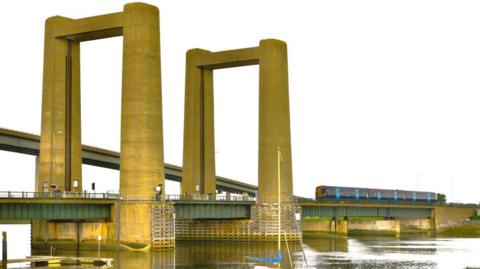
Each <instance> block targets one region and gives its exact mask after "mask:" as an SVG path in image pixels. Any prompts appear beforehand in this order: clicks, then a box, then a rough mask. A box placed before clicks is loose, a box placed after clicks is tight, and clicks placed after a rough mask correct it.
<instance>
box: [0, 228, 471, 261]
mask: <svg viewBox="0 0 480 269" xmlns="http://www.w3.org/2000/svg"><path fill="white" fill-rule="evenodd" d="M9 237H10V238H13V237H14V235H13V236H12V235H10V236H9ZM276 247H277V245H276V243H273V242H221V241H177V247H176V249H175V250H163V251H152V252H150V251H149V252H128V251H121V252H104V251H102V252H101V256H102V257H111V258H114V259H115V268H117V269H120V268H123V269H125V268H128V269H131V268H135V269H136V268H138V269H150V268H151V269H154V268H265V267H266V268H278V267H277V266H275V265H271V264H267V263H259V262H253V261H251V260H249V259H248V257H249V256H256V257H273V256H275V251H276ZM289 247H290V250H291V252H292V263H293V267H294V268H328V269H330V268H331V269H333V268H335V269H337V268H341V269H343V268H345V269H347V268H348V269H350V268H351V269H353V268H361V269H371V268H387V269H388V268H392V269H393V268H395V269H403V268H405V269H406V268H415V269H417V268H420V269H423V268H445V269H453V268H466V267H467V266H470V267H479V268H480V238H406V237H400V238H396V237H370V236H368V237H367V236H365V237H349V238H315V239H305V240H304V249H305V253H306V258H307V261H308V264H309V267H307V266H306V265H305V263H304V262H303V256H302V252H301V248H300V245H299V244H298V243H290V244H289ZM282 249H283V250H284V258H285V259H284V261H283V262H282V264H281V268H290V263H289V261H288V258H287V256H286V254H287V253H286V249H285V245H283V246H282ZM24 251H25V249H9V256H10V257H12V258H13V257H17V255H16V253H19V252H21V253H24ZM33 254H48V252H38V251H36V252H34V253H33ZM55 254H56V255H65V256H75V255H79V256H90V257H92V256H93V257H95V256H97V252H96V251H80V252H79V253H77V252H75V251H56V253H55ZM63 268H88V267H63Z"/></svg>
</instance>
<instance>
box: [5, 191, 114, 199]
mask: <svg viewBox="0 0 480 269" xmlns="http://www.w3.org/2000/svg"><path fill="white" fill-rule="evenodd" d="M118 197H119V195H118V193H92V192H26V191H0V198H27V199H53V198H60V199H118Z"/></svg>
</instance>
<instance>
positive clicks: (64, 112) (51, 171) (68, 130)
mask: <svg viewBox="0 0 480 269" xmlns="http://www.w3.org/2000/svg"><path fill="white" fill-rule="evenodd" d="M70 21H72V20H71V19H68V18H64V17H59V16H56V17H51V18H49V19H47V21H46V23H45V46H44V67H43V70H44V73H43V97H42V98H43V100H42V131H41V139H40V162H39V178H40V181H41V182H44V181H47V182H49V183H54V184H56V185H57V187H58V189H60V190H67V191H69V190H70V188H71V182H72V179H75V180H79V182H81V150H79V149H81V140H80V63H79V57H80V48H79V44H78V43H76V42H73V41H68V40H66V39H59V38H57V37H56V36H55V32H56V31H57V30H58V29H59V28H61V27H62V24H64V23H67V22H70ZM37 191H40V189H37Z"/></svg>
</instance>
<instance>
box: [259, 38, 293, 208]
mask: <svg viewBox="0 0 480 269" xmlns="http://www.w3.org/2000/svg"><path fill="white" fill-rule="evenodd" d="M259 65H260V99H259V104H260V115H259V117H260V118H259V146H258V150H259V153H258V155H259V156H258V201H259V202H276V201H277V200H278V198H277V197H278V195H277V186H278V183H277V182H278V180H277V167H278V165H277V147H280V151H281V153H282V165H281V180H280V184H281V199H282V201H284V202H287V201H291V200H292V199H293V190H292V157H291V156H292V154H291V142H290V109H289V107H290V106H289V94H288V61H287V45H286V43H285V42H283V41H280V40H274V39H266V40H262V41H260V57H259Z"/></svg>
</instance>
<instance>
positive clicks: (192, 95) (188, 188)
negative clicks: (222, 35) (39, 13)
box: [182, 49, 216, 194]
mask: <svg viewBox="0 0 480 269" xmlns="http://www.w3.org/2000/svg"><path fill="white" fill-rule="evenodd" d="M209 55H210V52H209V51H206V50H202V49H192V50H189V51H188V52H187V62H186V74H185V116H184V117H185V120H184V134H183V136H184V140H183V141H184V144H183V145H184V146H183V174H182V194H194V193H201V194H215V190H216V182H215V138H214V134H215V133H214V115H213V107H214V104H213V70H212V69H209V68H202V67H200V66H199V61H200V59H205V58H206V57H209ZM197 186H198V187H197ZM197 188H198V189H197Z"/></svg>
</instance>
